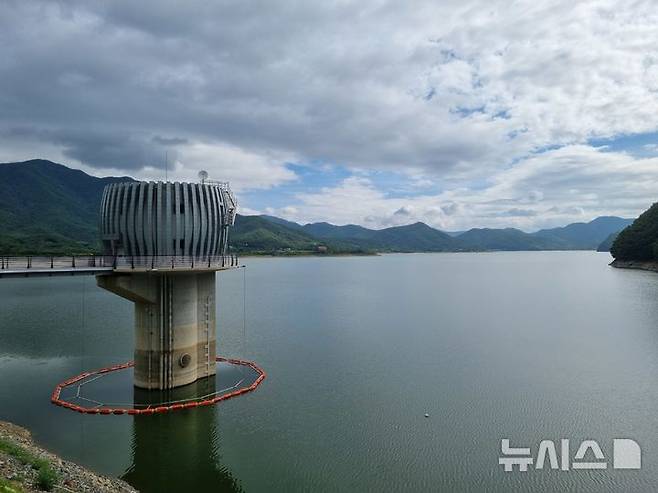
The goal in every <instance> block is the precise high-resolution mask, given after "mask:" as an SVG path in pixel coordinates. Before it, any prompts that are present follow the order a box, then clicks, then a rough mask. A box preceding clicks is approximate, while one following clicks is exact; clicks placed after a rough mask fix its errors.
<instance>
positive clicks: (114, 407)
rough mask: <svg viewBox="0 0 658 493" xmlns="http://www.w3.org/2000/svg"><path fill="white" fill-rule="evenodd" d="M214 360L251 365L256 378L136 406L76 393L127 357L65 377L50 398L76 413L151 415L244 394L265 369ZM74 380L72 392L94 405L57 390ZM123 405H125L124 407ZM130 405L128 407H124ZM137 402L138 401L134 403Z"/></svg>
mask: <svg viewBox="0 0 658 493" xmlns="http://www.w3.org/2000/svg"><path fill="white" fill-rule="evenodd" d="M215 360H216V361H219V362H226V363H230V364H232V365H240V366H242V367H246V366H248V367H250V368H252V369H253V370H254V371H255V372H256V373H257V374H258V378H256V380H255V381H254V382H253V383H252V384H251V385H249V386H248V387H241V388H239V387H240V385H242V383H243V382H244V380H245V379H244V378H242V379H240V380H239V381H238V382H237V383H235V384H234V385H232V386H230V387H227V388H224V389H221V390H219V391H216V392H213V393H210V394H206V395H203V396H200V397H193V398H189V399H179V400H174V401H168V402H161V403H157V404H153V403H152V404H148V405H146V407H144V408H136V407H134V404H133V405H131V404H127V405H126V404H119V403H107V404H103V403H101V402H99V401H96V400H94V399H89V398H87V397H84V396H82V395H80V389H81V387H82V386H83V385H85V384H87V383H90V382H92V381H94V380H97V379H98V378H100V377H101V376H104V375H105V374H107V373H111V372H114V371H118V370H124V369H126V368H131V367H133V366H134V365H135V363H134V362H133V361H129V362H127V363H123V364H121V365H114V366H110V367H107V368H101V369H99V370H95V371H91V372H84V373H81V374H80V375H76V376H75V377H72V378H69V379H68V380H65V381H64V382H62V383H60V384H58V385H57V386H56V387H55V390H54V391H53V393H52V395H51V398H50V401H51V402H52V403H53V404H55V405H57V406H61V407H64V408H66V409H71V410H73V411H77V412H79V413H83V414H102V415H107V414H131V415H135V414H146V415H151V414H156V413H157V414H159V413H166V412H169V411H177V410H180V409H190V408H195V407H200V406H210V405H213V404H216V403H218V402H221V401H223V400H227V399H231V398H233V397H237V396H239V395H242V394H245V393H247V392H252V391H254V390H256V387H258V386H259V385H260V384H261V382H262V381H263V380H264V379H265V377H266V373H265V371H264V370H263V369H262V368H260V367H259V366H258V365H257V364H256V363H253V362H251V361H246V360H240V359H234V358H223V357H221V356H217V357H216V358H215ZM91 376H93V378H92V379H90V380H88V381H87V380H85V379H86V378H88V377H91ZM74 384H77V385H76V387H77V391H76V395H75V397H74V398H76V399H80V400H84V401H87V402H91V403H92V404H95V406H94V407H83V406H79V405H77V404H74V403H72V402H69V401H67V400H65V399H62V398H61V393H62V390H64V389H66V388H67V387H70V386H72V385H74ZM229 390H231V392H229V393H228V394H222V393H223V392H226V391H229ZM124 406H125V407H124ZM128 406H132V407H128ZM138 406H139V404H138Z"/></svg>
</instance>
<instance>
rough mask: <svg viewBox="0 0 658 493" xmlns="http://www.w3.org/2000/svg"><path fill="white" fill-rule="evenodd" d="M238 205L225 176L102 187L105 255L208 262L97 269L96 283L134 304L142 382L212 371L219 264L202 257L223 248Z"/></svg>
mask: <svg viewBox="0 0 658 493" xmlns="http://www.w3.org/2000/svg"><path fill="white" fill-rule="evenodd" d="M236 208H237V205H236V202H235V199H234V197H233V194H232V193H231V191H230V188H229V187H228V184H226V183H219V182H212V183H178V182H176V183H169V182H166V183H165V182H157V183H154V182H148V183H147V182H128V183H112V184H110V185H107V186H106V187H105V190H104V192H103V198H102V201H101V211H100V231H101V239H102V242H103V249H104V251H105V254H106V255H113V256H122V255H125V256H130V257H131V263H133V264H134V263H137V265H156V266H157V265H161V262H153V259H154V257H157V256H172V257H191V258H192V260H194V259H199V261H198V262H197V265H203V266H204V272H199V271H198V269H197V270H195V269H194V267H193V266H194V265H195V262H194V261H192V262H191V263H190V264H189V265H191V266H192V267H190V268H189V269H186V268H176V269H175V271H169V272H163V271H160V270H158V269H156V268H152V269H147V270H146V271H144V270H142V271H134V272H130V273H126V272H122V273H117V272H114V273H112V274H110V275H99V276H97V283H98V285H99V286H101V287H102V288H105V289H107V290H109V291H111V292H113V293H115V294H118V295H119V296H122V297H123V298H126V299H128V300H131V301H133V302H134V303H135V367H134V368H135V370H134V371H135V377H134V383H135V385H136V386H137V387H141V388H146V389H170V388H173V387H179V386H181V385H186V384H189V383H192V382H194V381H195V380H198V379H199V378H203V377H206V376H209V375H214V374H215V354H216V324H215V318H216V317H215V309H216V305H215V303H216V301H215V273H214V270H215V269H214V268H213V267H211V262H210V261H208V263H207V264H206V263H205V262H204V261H203V259H210V258H211V257H215V256H221V255H224V254H225V253H226V250H227V245H228V227H229V226H231V225H232V224H233V222H234V219H235V213H236ZM135 259H136V262H135ZM172 265H173V262H172ZM206 265H207V268H205V266H206Z"/></svg>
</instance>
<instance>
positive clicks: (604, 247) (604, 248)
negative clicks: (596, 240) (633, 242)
mask: <svg viewBox="0 0 658 493" xmlns="http://www.w3.org/2000/svg"><path fill="white" fill-rule="evenodd" d="M617 236H619V232H617V233H612V234H611V235H609V236H608V237H607V238H606V239H605V240H603V241H602V242H601V244H600V245H599V246H598V247H597V248H596V251H597V252H609V251H610V249H611V248H612V244H613V243H614V242H615V240H616V239H617Z"/></svg>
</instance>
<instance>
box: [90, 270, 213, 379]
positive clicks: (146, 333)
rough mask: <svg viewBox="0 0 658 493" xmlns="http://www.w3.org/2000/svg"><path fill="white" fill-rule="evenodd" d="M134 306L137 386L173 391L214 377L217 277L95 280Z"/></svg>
mask: <svg viewBox="0 0 658 493" xmlns="http://www.w3.org/2000/svg"><path fill="white" fill-rule="evenodd" d="M96 279H97V283H98V285H99V286H100V287H102V288H104V289H107V290H108V291H111V292H112V293H115V294H117V295H119V296H121V297H123V298H125V299H128V300H130V301H132V302H133V303H134V304H135V381H134V383H135V386H137V387H140V388H143V389H171V388H174V387H179V386H181V385H187V384H189V383H192V382H194V381H196V380H197V379H199V378H203V377H207V376H209V375H214V374H215V352H216V344H217V343H216V340H217V339H216V320H215V318H216V317H215V273H214V272H202V273H198V272H189V273H181V272H178V273H166V274H159V273H150V274H129V275H99V276H97V278H96Z"/></svg>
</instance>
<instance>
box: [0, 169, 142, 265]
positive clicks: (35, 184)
mask: <svg viewBox="0 0 658 493" xmlns="http://www.w3.org/2000/svg"><path fill="white" fill-rule="evenodd" d="M127 180H132V179H131V178H127V177H124V178H96V177H94V176H90V175H88V174H86V173H84V172H82V171H80V170H74V169H70V168H67V167H66V166H62V165H61V164H56V163H53V162H51V161H45V160H41V159H35V160H31V161H25V162H22V163H5V164H0V252H3V253H6V254H36V253H43V254H59V253H89V252H94V251H97V250H98V248H99V246H100V245H99V239H98V225H97V222H98V209H99V207H100V200H101V195H102V191H103V188H104V187H105V185H106V184H108V183H112V182H116V181H127Z"/></svg>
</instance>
